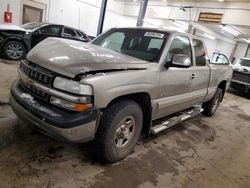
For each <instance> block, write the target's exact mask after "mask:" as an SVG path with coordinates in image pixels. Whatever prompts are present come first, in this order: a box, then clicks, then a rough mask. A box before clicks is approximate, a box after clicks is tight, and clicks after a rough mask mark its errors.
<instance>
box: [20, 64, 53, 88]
mask: <svg viewBox="0 0 250 188" xmlns="http://www.w3.org/2000/svg"><path fill="white" fill-rule="evenodd" d="M20 70H21V71H22V72H24V73H25V74H27V75H28V76H29V77H30V78H33V79H34V80H36V81H38V82H40V83H43V84H45V85H51V84H52V81H53V73H51V72H50V71H48V70H46V69H43V68H42V67H39V66H37V65H35V64H32V63H29V64H26V63H23V62H22V63H21V65H20Z"/></svg>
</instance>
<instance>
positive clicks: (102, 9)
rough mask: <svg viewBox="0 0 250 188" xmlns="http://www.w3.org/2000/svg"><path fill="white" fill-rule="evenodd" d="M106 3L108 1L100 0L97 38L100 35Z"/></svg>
mask: <svg viewBox="0 0 250 188" xmlns="http://www.w3.org/2000/svg"><path fill="white" fill-rule="evenodd" d="M107 2H108V0H102V4H101V9H100V16H99V23H98V28H97V36H98V35H100V34H101V33H102V30H103V24H104V19H105V14H106V8H107Z"/></svg>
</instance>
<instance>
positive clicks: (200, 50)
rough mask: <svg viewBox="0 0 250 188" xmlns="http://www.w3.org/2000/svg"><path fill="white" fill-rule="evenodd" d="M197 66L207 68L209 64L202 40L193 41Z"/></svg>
mask: <svg viewBox="0 0 250 188" xmlns="http://www.w3.org/2000/svg"><path fill="white" fill-rule="evenodd" d="M193 45H194V53H195V60H196V66H205V65H206V62H207V58H206V57H207V56H206V51H205V48H204V45H203V42H202V41H201V40H197V39H193Z"/></svg>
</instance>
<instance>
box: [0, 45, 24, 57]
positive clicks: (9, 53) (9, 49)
mask: <svg viewBox="0 0 250 188" xmlns="http://www.w3.org/2000/svg"><path fill="white" fill-rule="evenodd" d="M3 52H4V55H5V56H6V57H7V58H8V59H11V60H20V59H23V58H24V57H25V55H26V49H25V47H24V45H23V44H22V43H20V42H17V41H9V42H7V43H6V44H5V45H4V49H3Z"/></svg>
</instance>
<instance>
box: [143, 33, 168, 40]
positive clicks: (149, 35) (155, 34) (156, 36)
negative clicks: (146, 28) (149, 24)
mask: <svg viewBox="0 0 250 188" xmlns="http://www.w3.org/2000/svg"><path fill="white" fill-rule="evenodd" d="M144 36H145V37H155V38H160V39H162V38H163V37H164V36H165V34H163V33H156V32H146V33H145V35H144Z"/></svg>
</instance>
